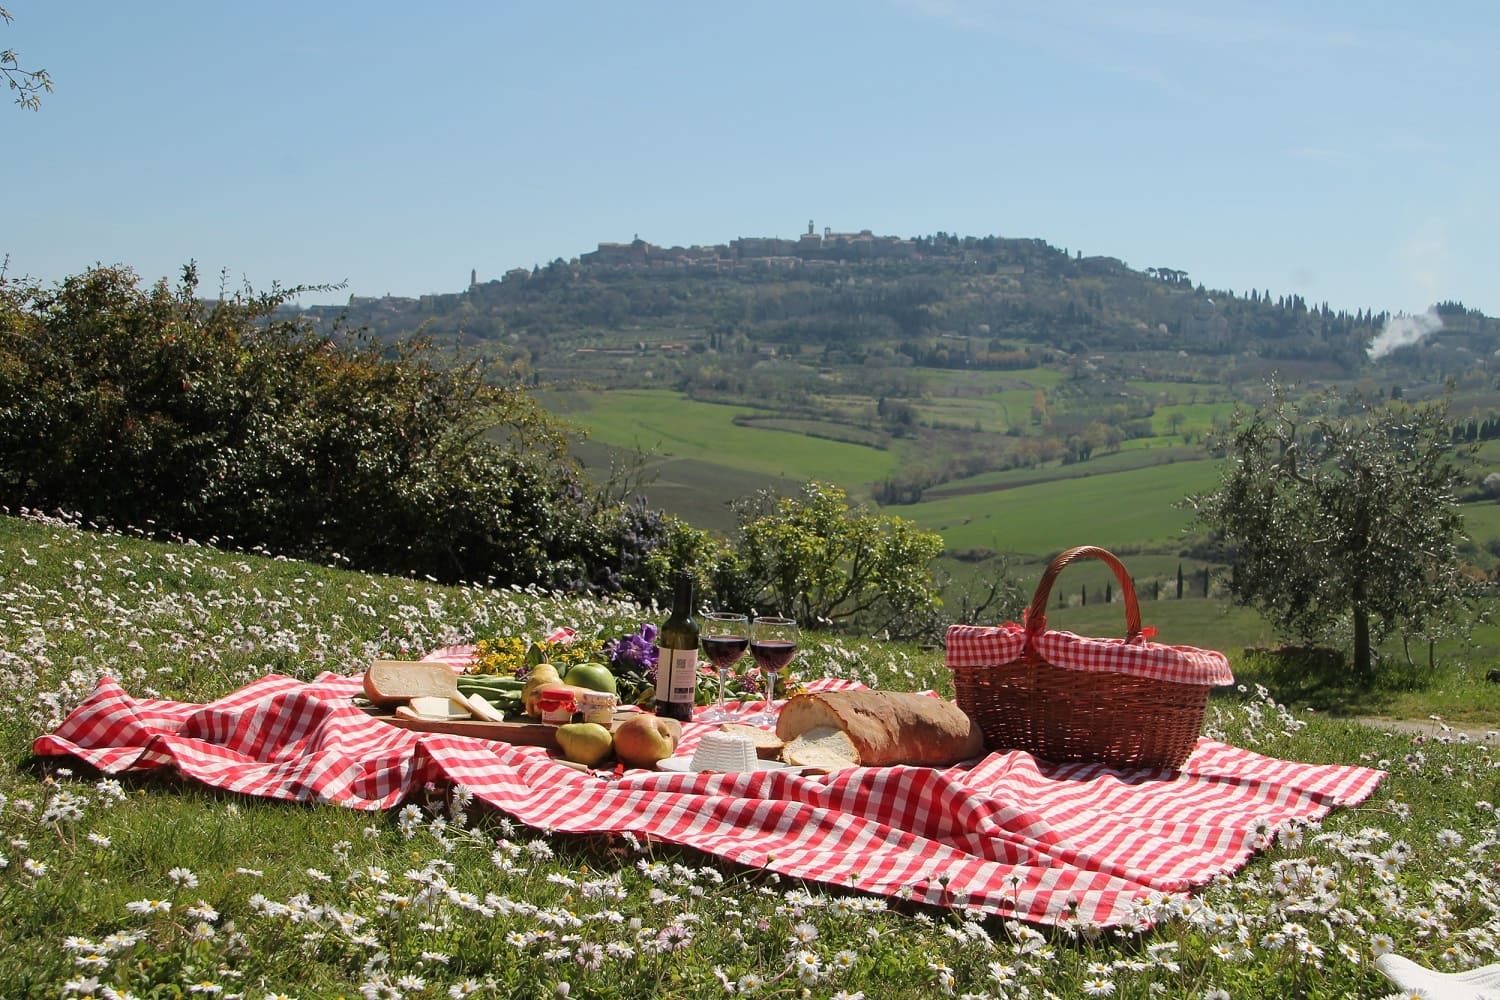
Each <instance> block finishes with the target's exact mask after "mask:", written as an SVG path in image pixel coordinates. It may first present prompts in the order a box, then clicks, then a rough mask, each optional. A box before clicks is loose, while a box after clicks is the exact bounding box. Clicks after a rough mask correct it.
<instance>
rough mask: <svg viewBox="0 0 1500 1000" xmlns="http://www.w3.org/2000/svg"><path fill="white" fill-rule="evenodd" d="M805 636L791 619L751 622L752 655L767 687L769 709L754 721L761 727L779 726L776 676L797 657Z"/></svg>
mask: <svg viewBox="0 0 1500 1000" xmlns="http://www.w3.org/2000/svg"><path fill="white" fill-rule="evenodd" d="M801 637H802V634H801V632H800V631H799V630H798V629H797V622H796V621H795V620H794V619H791V618H779V617H774V616H769V615H768V616H764V617H759V618H756V619H755V620H754V621H753V622H751V623H750V655H751V656H753V657H755V663H756V665H757V666H759V667H760V672H761V676H762V678H764V680H765V686H766V707H765V708H764V709H762V710H761V712H760V714H759V715H757V716H755V717H754V718H753V719H752V720H751V721H753V722H754V723H756V724H758V725H764V726H774V725H776V675H777V674H779V673H781V672H782V671H783V670H785V669H786V667H787V664H789V663H791V662H792V657H794V656H796V655H797V642H798V641H799V640H800V639H801Z"/></svg>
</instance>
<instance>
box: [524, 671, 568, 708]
mask: <svg viewBox="0 0 1500 1000" xmlns="http://www.w3.org/2000/svg"><path fill="white" fill-rule="evenodd" d="M561 680H562V678H561V677H559V676H558V675H557V668H556V667H554V666H553V665H552V664H550V663H538V664H537V665H536V666H534V667H532V668H531V673H530V674H528V675H527V676H526V685H525V686H524V687H523V688H521V711H523V712H525V713H526V714H527V715H530V716H533V717H540V716H541V714H542V711H541V709H539V708H537V707H536V693H537V691H538V690H540V689H541V688H542V687H544V686H545V685H548V684H556V683H558V682H559V681H561Z"/></svg>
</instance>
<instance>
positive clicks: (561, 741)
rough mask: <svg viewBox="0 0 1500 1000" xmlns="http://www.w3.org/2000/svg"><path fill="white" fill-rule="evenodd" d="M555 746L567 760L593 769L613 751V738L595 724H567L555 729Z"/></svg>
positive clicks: (607, 731) (606, 730)
mask: <svg viewBox="0 0 1500 1000" xmlns="http://www.w3.org/2000/svg"><path fill="white" fill-rule="evenodd" d="M557 746H558V748H559V749H560V750H562V754H563V756H564V757H566V758H567V759H568V760H571V761H576V762H578V763H579V764H582V765H584V766H585V767H593V766H594V765H595V764H597V763H599V762H600V761H601V760H603V759H604V758H606V757H608V756H609V754H610V751H611V750H613V749H614V737H612V736H610V735H609V730H608V729H605V728H604V727H603V726H601V725H599V724H598V723H597V722H569V723H568V724H567V725H563V726H558V727H557Z"/></svg>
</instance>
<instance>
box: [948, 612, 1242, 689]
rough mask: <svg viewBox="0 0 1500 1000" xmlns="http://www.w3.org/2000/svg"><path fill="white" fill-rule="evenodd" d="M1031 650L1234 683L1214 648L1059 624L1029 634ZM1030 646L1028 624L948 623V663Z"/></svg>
mask: <svg viewBox="0 0 1500 1000" xmlns="http://www.w3.org/2000/svg"><path fill="white" fill-rule="evenodd" d="M1031 643H1032V649H1033V651H1034V652H1035V653H1036V654H1037V655H1038V656H1040V657H1041V658H1042V659H1043V660H1045V661H1047V662H1048V663H1049V664H1051V665H1052V666H1054V667H1063V668H1066V669H1068V670H1086V671H1090V672H1096V673H1116V674H1128V675H1130V676H1132V677H1147V678H1150V679H1152V680H1158V681H1172V682H1173V683H1176V684H1195V685H1218V684H1233V683H1234V673H1233V672H1232V671H1231V670H1230V669H1229V658H1228V657H1226V656H1225V655H1224V654H1223V653H1220V652H1218V651H1216V650H1212V649H1198V648H1196V647H1194V646H1169V645H1167V644H1165V643H1160V642H1152V641H1150V639H1148V638H1145V637H1141V638H1138V639H1137V640H1136V641H1134V642H1126V641H1125V640H1124V639H1091V638H1088V637H1086V636H1081V635H1074V634H1073V633H1072V632H1066V631H1063V630H1061V629H1042V630H1039V631H1036V633H1035V634H1034V635H1033V636H1032V637H1031ZM1025 646H1026V627H1025V626H1024V625H1018V624H1016V623H1015V622H1007V623H1006V624H1004V625H949V626H948V642H947V652H946V654H945V656H946V660H947V663H948V666H949V667H983V666H992V665H998V664H1006V663H1012V662H1014V661H1015V660H1017V659H1018V658H1019V657H1020V656H1021V652H1022V650H1023V649H1024V648H1025Z"/></svg>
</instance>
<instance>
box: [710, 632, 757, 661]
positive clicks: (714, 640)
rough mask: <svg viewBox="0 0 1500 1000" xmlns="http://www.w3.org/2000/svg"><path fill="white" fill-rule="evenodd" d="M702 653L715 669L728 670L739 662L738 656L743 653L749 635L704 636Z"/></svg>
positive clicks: (748, 641)
mask: <svg viewBox="0 0 1500 1000" xmlns="http://www.w3.org/2000/svg"><path fill="white" fill-rule="evenodd" d="M702 642H703V653H704V655H705V656H707V657H708V658H709V660H710V662H712V663H713V665H714V668H715V669H716V670H728V669H729V668H730V667H732V666H734V665H735V664H736V663H738V662H739V659H740V657H742V656H744V655H745V648H746V647H747V646H749V645H750V637H749V636H744V635H740V636H704V637H703V640H702Z"/></svg>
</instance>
